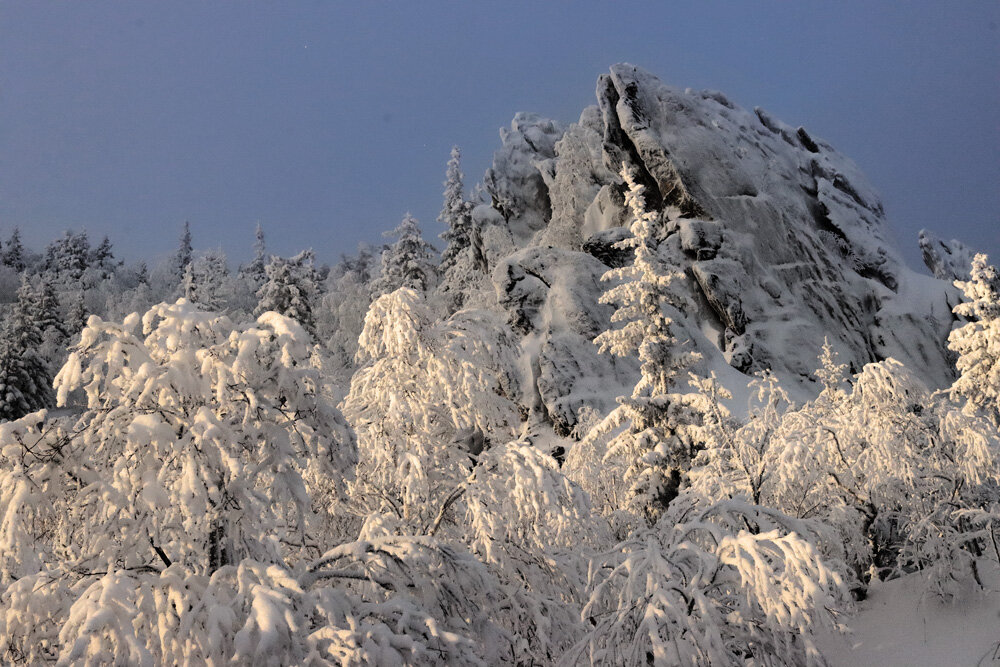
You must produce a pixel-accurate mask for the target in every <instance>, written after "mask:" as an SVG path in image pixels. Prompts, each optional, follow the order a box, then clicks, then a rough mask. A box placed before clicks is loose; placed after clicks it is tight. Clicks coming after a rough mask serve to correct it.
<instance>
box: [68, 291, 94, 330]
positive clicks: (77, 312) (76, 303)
mask: <svg viewBox="0 0 1000 667" xmlns="http://www.w3.org/2000/svg"><path fill="white" fill-rule="evenodd" d="M89 318H90V313H88V312H87V301H86V299H85V298H84V293H83V290H80V291H79V292H77V293H76V295H75V296H74V297H73V302H72V305H71V306H70V309H69V313H68V314H67V315H66V333H67V335H68V336H70V337H73V336H76V335H77V334H78V333H80V332H81V331H83V328H84V327H85V326H87V320H88V319H89Z"/></svg>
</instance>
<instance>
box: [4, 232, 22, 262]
mask: <svg viewBox="0 0 1000 667" xmlns="http://www.w3.org/2000/svg"><path fill="white" fill-rule="evenodd" d="M3 263H4V265H5V266H9V267H10V268H12V269H14V270H15V271H17V272H18V273H20V272H21V271H24V268H25V261H24V245H23V244H22V243H21V230H20V228H18V227H15V228H14V229H13V231H11V233H10V238H8V239H7V243H6V247H5V248H4V250H3Z"/></svg>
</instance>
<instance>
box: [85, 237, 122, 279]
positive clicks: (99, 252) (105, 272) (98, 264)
mask: <svg viewBox="0 0 1000 667" xmlns="http://www.w3.org/2000/svg"><path fill="white" fill-rule="evenodd" d="M90 266H92V267H93V268H95V269H96V270H97V271H98V277H99V278H100V279H102V280H106V279H107V278H110V277H111V276H112V275H113V274H114V271H115V268H116V265H115V255H114V251H113V250H112V246H111V239H109V238H108V237H107V236H105V237H104V238H103V239H101V243H100V245H98V246H97V247H96V248H94V250H93V252H91V254H90Z"/></svg>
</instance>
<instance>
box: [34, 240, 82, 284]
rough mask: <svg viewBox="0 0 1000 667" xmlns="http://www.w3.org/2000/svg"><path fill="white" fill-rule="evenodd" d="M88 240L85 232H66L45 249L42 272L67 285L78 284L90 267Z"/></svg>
mask: <svg viewBox="0 0 1000 667" xmlns="http://www.w3.org/2000/svg"><path fill="white" fill-rule="evenodd" d="M90 261H91V252H90V240H89V239H88V237H87V232H86V231H82V232H79V233H74V232H71V231H66V232H65V233H64V234H63V236H62V238H59V239H56V240H55V241H53V242H52V243H50V244H49V245H48V246H47V247H46V248H45V256H44V259H43V263H42V270H43V271H46V272H49V273H51V274H52V275H53V276H54V277H55V279H56V280H58V281H59V282H61V283H64V284H67V285H73V284H78V283H79V281H80V280H81V279H82V278H83V275H84V273H85V272H86V270H87V268H88V267H89V266H90Z"/></svg>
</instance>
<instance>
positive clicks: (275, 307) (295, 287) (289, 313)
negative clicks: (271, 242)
mask: <svg viewBox="0 0 1000 667" xmlns="http://www.w3.org/2000/svg"><path fill="white" fill-rule="evenodd" d="M266 273H267V282H265V283H264V285H263V286H262V287H261V288H260V290H259V291H258V292H257V297H258V299H259V302H258V304H257V308H256V310H255V311H254V313H255V314H260V313H264V312H267V311H274V312H277V313H281V314H282V315H284V316H286V317H291V318H292V319H293V320H295V321H296V322H298V323H299V324H301V325H302V326H303V327H305V329H306V331H308V332H309V333H312V334H315V332H316V321H315V319H314V316H313V299H314V297H315V294H316V291H317V286H316V282H317V275H316V268H315V255H314V254H313V251H312V250H304V251H302V252H300V253H299V254H298V255H296V256H295V257H291V258H289V259H285V258H283V257H278V256H276V255H275V256H272V257H271V261H270V262H268V264H267V269H266Z"/></svg>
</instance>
